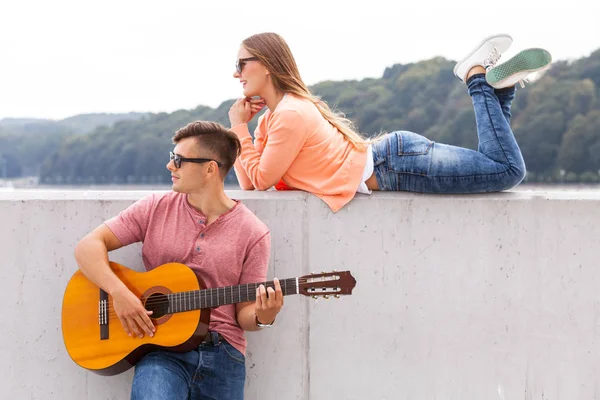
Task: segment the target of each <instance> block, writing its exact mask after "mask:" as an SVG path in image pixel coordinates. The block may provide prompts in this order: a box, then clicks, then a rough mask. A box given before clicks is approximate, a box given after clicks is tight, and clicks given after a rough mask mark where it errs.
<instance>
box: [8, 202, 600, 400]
mask: <svg viewBox="0 0 600 400" xmlns="http://www.w3.org/2000/svg"><path fill="white" fill-rule="evenodd" d="M228 193H229V194H230V196H231V197H233V198H237V199H241V200H242V201H243V202H244V203H245V204H246V205H247V206H248V207H249V208H250V209H251V210H253V211H254V212H255V213H256V214H257V215H258V216H259V217H260V218H261V219H262V220H263V221H264V222H265V223H266V224H267V225H268V226H269V227H270V229H271V232H272V244H273V246H272V254H271V264H270V268H269V278H272V277H275V276H276V277H278V278H288V277H294V276H299V275H304V274H307V273H310V272H311V271H318V272H320V271H329V270H333V269H335V270H350V271H351V272H352V274H353V275H354V277H355V278H356V280H357V286H356V288H355V289H354V292H353V294H352V296H347V297H344V298H342V299H339V300H336V299H330V300H324V299H319V300H318V301H315V300H313V299H311V298H308V297H304V296H290V297H286V300H285V306H284V308H283V310H282V313H281V314H280V317H279V318H278V320H277V323H276V327H274V328H272V329H269V330H264V331H262V332H258V333H254V332H252V333H248V334H247V337H248V340H249V345H248V354H247V360H246V368H247V383H246V398H247V399H251V400H253V399H257V400H258V399H260V400H271V399H273V400H274V399H278V400H281V399H283V400H287V399H310V400H325V399H394V400H396V399H456V400H459V399H460V400H464V399H499V400H505V399H506V400H508V399H571V400H574V399H594V398H599V397H600V329H599V328H600V290H599V289H598V288H599V287H600V266H599V262H598V254H599V251H598V243H599V239H600V224H599V222H600V195H599V194H596V193H577V192H573V193H570V192H564V193H547V192H519V193H517V192H508V193H498V194H488V195H465V196H431V195H420V194H401V193H376V194H374V195H372V196H366V195H359V196H358V197H357V198H356V199H354V200H353V201H352V202H351V203H350V204H349V205H348V206H346V207H345V208H344V209H342V210H341V211H340V212H338V213H336V214H333V213H332V212H331V211H330V210H329V209H328V208H327V207H326V206H325V204H324V203H322V202H321V200H319V199H318V198H316V197H313V196H311V195H308V194H306V193H301V192H286V193H275V192H256V193H254V192H241V191H230V192H228ZM144 194H146V192H84V191H80V192H58V191H57V192H12V193H11V192H7V193H0V246H1V253H2V255H3V262H2V268H1V269H0V281H1V282H3V285H4V287H3V290H1V291H0V301H1V303H2V304H3V305H4V312H3V316H4V318H3V320H4V323H3V325H2V328H1V332H2V335H1V337H2V341H0V352H1V353H2V357H0V382H1V383H2V386H3V394H2V396H1V397H2V398H6V399H42V398H43V399H78V400H79V399H123V398H128V396H129V389H130V384H131V378H132V371H128V372H126V373H124V374H121V375H118V376H114V377H101V376H98V375H96V374H93V373H90V372H88V371H86V370H83V369H81V368H79V367H78V366H77V365H75V364H74V363H73V362H72V361H71V359H70V358H69V356H68V354H67V353H66V350H65V348H64V345H63V342H62V336H61V328H60V327H61V322H60V311H61V303H62V295H63V291H64V288H65V286H66V283H67V281H68V279H69V278H70V276H71V275H72V274H73V272H75V270H76V268H77V266H76V264H75V261H74V259H73V248H74V246H75V244H76V243H77V241H78V240H79V239H80V238H81V237H82V236H83V235H84V234H85V233H87V232H88V231H89V230H91V229H92V228H94V227H96V226H97V225H99V224H101V223H102V221H104V220H106V219H108V218H109V217H111V216H113V215H116V214H117V213H118V212H119V211H120V210H122V209H124V208H126V207H127V206H128V205H129V204H131V203H132V202H133V201H135V200H136V199H138V198H140V197H142V196H143V195H144ZM140 248H141V246H140V245H134V246H130V247H127V248H124V249H121V250H119V251H116V252H114V253H112V254H111V259H112V260H114V261H117V262H120V263H122V264H124V265H127V266H130V267H132V268H136V269H140V268H141V267H142V263H141V260H140Z"/></svg>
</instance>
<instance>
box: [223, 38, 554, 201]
mask: <svg viewBox="0 0 600 400" xmlns="http://www.w3.org/2000/svg"><path fill="white" fill-rule="evenodd" d="M511 44H512V38H511V37H510V36H509V35H495V36H491V37H488V38H486V39H484V40H483V41H482V42H481V43H480V44H478V45H477V46H476V47H475V48H474V49H473V51H471V52H470V53H469V55H467V56H466V57H465V58H464V59H463V60H462V61H460V62H458V63H457V64H456V66H455V67H454V74H455V75H456V76H457V77H458V78H459V79H460V80H461V81H463V82H464V83H465V84H466V86H467V92H468V93H469V95H470V96H471V99H472V102H473V108H474V112H475V121H476V126H477V135H478V138H479V146H478V151H474V150H470V149H466V148H461V147H456V146H450V145H446V144H441V143H435V142H433V141H431V140H429V139H427V138H425V137H423V136H421V135H419V134H416V133H413V132H408V131H396V132H392V133H388V134H385V135H381V136H380V137H378V138H376V139H374V140H367V139H364V138H363V137H361V135H360V134H359V133H358V132H357V131H356V129H355V128H354V127H353V125H352V123H351V122H350V121H349V120H348V119H346V118H345V117H344V116H343V115H342V114H339V113H334V112H333V111H332V110H331V109H330V108H329V106H328V105H327V104H326V103H325V102H323V101H321V100H320V99H319V98H318V97H316V96H313V95H312V94H311V93H310V91H309V90H308V88H307V86H306V85H305V84H304V82H303V81H302V79H301V78H300V73H299V71H298V67H297V66H296V62H295V60H294V57H293V55H292V53H291V51H290V48H289V47H288V45H287V43H286V42H285V41H284V40H283V38H282V37H281V36H279V35H277V34H275V33H260V34H257V35H254V36H251V37H249V38H247V39H246V40H244V41H243V42H242V45H241V47H240V49H239V52H238V60H237V63H236V71H235V73H234V74H233V76H234V77H235V78H237V79H239V80H240V82H241V83H242V85H243V93H244V97H243V98H241V99H239V100H238V101H237V102H236V103H235V104H234V105H233V106H232V107H231V109H230V110H229V119H230V122H231V127H232V131H234V132H235V133H236V134H237V135H238V137H239V138H240V141H241V143H242V152H241V156H240V157H239V158H238V160H237V161H236V164H235V172H236V175H237V178H238V181H239V183H240V185H241V187H242V189H244V190H253V189H256V190H267V189H269V188H271V187H273V186H275V187H276V188H277V189H279V190H281V189H299V190H305V191H307V192H310V193H313V194H315V195H316V196H319V197H320V198H321V199H323V200H324V201H325V202H326V203H327V204H328V205H329V207H330V208H331V209H332V210H333V211H338V210H339V209H341V208H342V207H343V206H344V205H345V204H347V203H348V202H349V201H350V200H352V198H353V197H354V195H355V194H356V193H357V192H358V193H371V191H372V190H396V191H410V192H423V193H482V192H495V191H501V190H506V189H510V188H512V187H515V186H516V185H518V184H519V183H520V182H521V181H522V180H523V178H524V177H525V163H524V161H523V156H522V155H521V150H520V149H519V146H518V144H517V142H516V140H515V137H514V134H513V132H512V130H511V128H510V117H511V111H510V108H511V102H512V100H513V99H514V96H515V84H516V83H518V82H521V84H522V81H523V80H524V79H526V78H527V76H528V75H529V74H531V73H533V72H536V71H540V70H543V69H545V68H547V67H548V66H549V65H550V63H551V56H550V53H548V52H547V51H546V50H543V49H538V48H533V49H526V50H523V51H521V52H520V53H518V54H517V55H515V56H514V57H513V58H511V59H509V60H508V61H506V62H505V63H503V64H497V62H498V60H499V58H500V56H501V55H502V53H503V52H505V51H506V50H507V49H508V47H509V46H510V45H511ZM265 106H266V107H267V108H268V111H267V112H265V113H264V114H263V115H262V116H261V117H260V118H259V120H258V126H257V128H256V131H255V132H254V137H255V140H254V142H253V141H252V137H251V135H250V132H249V131H248V125H247V123H248V122H249V121H250V120H251V119H252V118H253V117H254V116H255V115H256V114H257V113H258V112H259V111H261V110H262V109H263V108H264V107H265Z"/></svg>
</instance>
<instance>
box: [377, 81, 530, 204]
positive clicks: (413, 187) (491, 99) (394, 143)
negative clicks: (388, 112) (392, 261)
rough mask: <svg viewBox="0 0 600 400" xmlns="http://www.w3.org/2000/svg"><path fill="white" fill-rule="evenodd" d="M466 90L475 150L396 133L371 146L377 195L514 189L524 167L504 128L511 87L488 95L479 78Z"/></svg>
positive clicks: (507, 127)
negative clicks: (472, 114)
mask: <svg viewBox="0 0 600 400" xmlns="http://www.w3.org/2000/svg"><path fill="white" fill-rule="evenodd" d="M467 89H468V92H469V95H470V96H471V99H472V101H473V108H474V110H475V122H476V124H477V135H478V137H479V146H478V150H477V151H475V150H470V149H465V148H462V147H456V146H450V145H446V144H441V143H435V142H433V141H431V140H429V139H427V138H425V137H423V136H421V135H418V134H416V133H413V132H408V131H397V132H392V133H389V134H387V135H385V136H384V137H383V138H381V139H380V140H378V141H376V142H375V143H373V161H374V169H375V176H376V178H377V183H378V185H379V189H380V190H401V191H409V192H422V193H482V192H496V191H501V190H506V189H510V188H512V187H515V186H517V185H518V184H519V183H520V182H521V181H522V180H523V178H524V177H525V162H524V161H523V156H522V155H521V150H520V149H519V146H518V145H517V142H516V140H515V136H514V134H513V132H512V130H511V128H510V117H511V114H510V106H511V102H512V100H513V99H514V97H515V88H514V87H511V88H506V89H501V90H494V88H492V87H491V86H490V85H488V83H487V82H486V80H485V75H484V74H477V75H474V76H472V77H471V78H470V79H469V80H468V82H467Z"/></svg>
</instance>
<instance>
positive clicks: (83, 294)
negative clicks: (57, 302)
mask: <svg viewBox="0 0 600 400" xmlns="http://www.w3.org/2000/svg"><path fill="white" fill-rule="evenodd" d="M110 266H111V268H112V270H113V271H114V272H115V274H116V275H117V276H118V277H119V279H121V281H123V282H124V283H125V285H126V286H127V287H128V288H129V289H130V290H131V291H132V292H133V293H134V294H136V295H137V296H138V297H139V298H140V299H141V301H142V304H144V307H145V308H146V309H147V310H148V311H153V314H152V315H150V318H151V320H152V321H153V323H154V325H155V326H157V329H156V332H155V334H154V337H149V336H148V335H144V337H143V338H142V339H140V338H137V337H135V338H134V337H131V336H128V335H127V334H126V333H125V330H124V329H123V326H122V325H121V322H120V321H119V318H118V317H117V315H116V314H115V311H114V309H113V308H112V298H111V296H109V295H108V293H106V292H105V291H104V290H102V289H101V288H99V287H98V286H96V285H95V284H94V283H92V282H91V281H90V280H88V279H87V278H86V277H85V276H84V275H83V274H82V273H81V271H77V272H75V274H73V276H72V277H71V279H70V280H69V283H68V284H67V288H66V289H65V294H64V298H63V305H62V333H63V339H64V342H65V347H66V348H67V351H68V353H69V356H70V357H71V358H72V359H73V361H74V362H75V363H76V364H77V365H79V366H81V367H83V368H86V369H88V370H90V371H93V372H96V373H98V374H101V375H116V374H118V373H121V372H123V371H126V370H127V369H129V368H131V367H132V366H134V365H135V363H136V362H137V361H138V360H139V359H141V358H142V357H143V356H144V355H145V354H147V353H148V352H150V351H153V350H157V349H165V350H170V351H180V352H183V351H189V350H192V349H194V348H196V347H198V346H199V345H200V343H201V342H202V340H203V339H204V337H205V336H206V334H207V332H208V323H209V321H210V309H211V308H215V307H219V306H222V305H225V304H235V303H243V302H246V301H255V300H256V288H257V287H258V286H260V285H261V284H262V285H265V287H274V285H273V282H272V281H269V282H258V283H250V284H244V285H237V286H227V287H219V288H205V286H204V285H203V283H202V281H201V280H199V279H198V277H197V276H196V274H195V273H194V271H192V270H191V269H190V268H189V267H187V266H186V265H184V264H180V263H169V264H164V265H161V266H160V267H157V268H155V269H153V270H151V271H149V272H137V271H133V270H131V269H129V268H126V267H124V266H122V265H120V264H117V263H115V262H110ZM279 282H280V284H281V290H282V293H283V295H284V296H289V295H293V294H301V295H304V296H312V297H315V298H318V297H320V296H322V297H325V298H328V297H329V296H334V297H336V298H337V297H340V296H342V295H350V294H352V289H353V288H354V287H355V285H356V280H355V279H354V277H353V276H352V274H350V272H349V271H343V272H337V271H334V272H328V273H320V274H314V273H313V274H310V275H305V276H302V277H297V278H289V279H282V280H280V281H279Z"/></svg>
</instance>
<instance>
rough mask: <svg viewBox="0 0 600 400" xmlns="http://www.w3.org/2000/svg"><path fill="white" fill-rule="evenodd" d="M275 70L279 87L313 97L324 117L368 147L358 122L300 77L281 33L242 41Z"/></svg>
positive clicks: (355, 142)
mask: <svg viewBox="0 0 600 400" xmlns="http://www.w3.org/2000/svg"><path fill="white" fill-rule="evenodd" d="M242 45H243V46H244V47H245V48H246V50H248V51H249V52H250V54H252V55H253V56H254V57H256V58H258V59H259V60H260V62H261V63H262V64H263V65H264V66H265V67H267V69H268V70H269V72H270V73H271V77H272V79H273V84H274V85H275V89H277V90H278V91H280V92H284V93H291V94H293V95H294V96H297V97H300V98H303V99H306V100H309V101H311V102H312V103H313V104H314V105H315V106H316V107H317V109H318V110H319V112H320V113H321V115H322V116H323V118H325V119H326V120H327V121H329V123H330V124H331V125H333V126H334V127H336V128H337V129H338V130H339V131H340V132H341V134H342V135H344V137H345V138H346V140H348V141H349V142H350V143H352V144H353V145H354V147H356V148H358V149H361V150H364V149H366V144H367V141H366V140H365V139H364V138H363V137H362V136H361V135H360V134H358V132H357V131H356V129H355V127H354V124H353V123H352V121H350V120H349V119H348V118H346V117H345V115H344V114H343V113H341V112H336V111H333V110H332V109H331V108H329V106H328V105H327V103H326V102H324V101H323V100H321V99H320V98H319V97H317V96H314V95H313V94H312V93H310V91H309V90H308V87H307V86H306V84H305V83H304V82H303V81H302V78H301V77H300V72H299V71H298V66H297V65H296V60H294V56H293V55H292V51H291V50H290V48H289V46H288V45H287V43H286V42H285V40H283V38H282V37H281V36H279V35H278V34H276V33H272V32H265V33H259V34H256V35H253V36H250V37H249V38H247V39H245V40H244V41H243V42H242Z"/></svg>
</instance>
